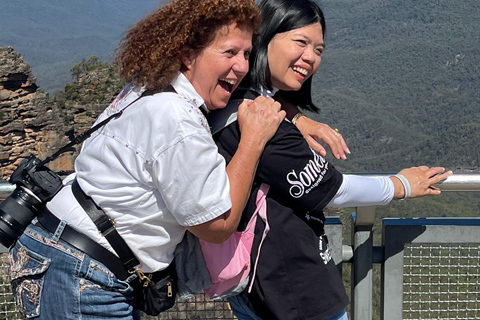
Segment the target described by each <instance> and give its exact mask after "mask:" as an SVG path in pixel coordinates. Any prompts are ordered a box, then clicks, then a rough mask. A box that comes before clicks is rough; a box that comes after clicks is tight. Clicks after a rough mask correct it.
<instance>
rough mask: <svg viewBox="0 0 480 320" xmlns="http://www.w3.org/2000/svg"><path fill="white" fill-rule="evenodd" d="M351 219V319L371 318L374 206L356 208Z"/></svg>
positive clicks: (366, 319) (367, 319)
mask: <svg viewBox="0 0 480 320" xmlns="http://www.w3.org/2000/svg"><path fill="white" fill-rule="evenodd" d="M353 219H354V221H353V222H354V223H353V224H352V228H353V230H352V243H353V250H354V251H353V261H354V263H353V270H352V319H353V320H371V319H372V316H373V304H372V296H373V232H372V230H373V223H374V221H375V207H359V208H357V212H356V214H355V216H354V217H353Z"/></svg>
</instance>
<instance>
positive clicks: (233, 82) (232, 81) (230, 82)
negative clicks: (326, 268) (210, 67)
mask: <svg viewBox="0 0 480 320" xmlns="http://www.w3.org/2000/svg"><path fill="white" fill-rule="evenodd" d="M220 80H222V81H225V82H226V83H228V84H231V85H232V86H234V85H235V84H236V83H237V81H236V80H229V79H220Z"/></svg>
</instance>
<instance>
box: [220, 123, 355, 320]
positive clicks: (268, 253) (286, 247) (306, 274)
mask: <svg viewBox="0 0 480 320" xmlns="http://www.w3.org/2000/svg"><path fill="white" fill-rule="evenodd" d="M214 138H215V141H216V142H217V145H218V147H219V152H220V153H221V154H222V155H223V156H224V157H225V159H226V160H227V162H229V161H230V159H231V157H232V156H233V154H234V153H235V151H236V149H237V147H238V142H239V138H240V131H239V128H238V123H237V122H234V123H232V124H230V125H229V126H227V127H226V128H225V129H223V130H222V131H220V132H219V133H217V134H216V135H215V136H214ZM261 183H267V184H268V185H270V191H269V193H268V195H267V216H268V222H269V225H270V232H269V233H268V235H267V237H266V238H265V240H264V243H263V245H262V248H261V253H260V258H259V262H258V266H257V274H256V277H255V281H254V285H253V289H252V292H250V293H248V292H247V291H246V290H245V291H244V292H243V294H242V297H243V298H244V300H245V302H246V303H247V304H248V305H249V306H250V307H251V308H252V309H253V310H254V311H255V313H256V314H257V315H258V316H259V317H261V318H262V319H264V320H273V319H279V320H304V319H325V318H329V317H331V316H333V315H335V314H337V313H338V312H340V311H341V310H342V309H343V308H345V307H346V305H347V304H348V297H347V295H346V293H345V288H344V286H343V282H342V279H341V277H340V275H339V272H338V269H337V268H336V266H335V263H334V262H333V260H331V258H330V255H329V252H328V250H327V246H326V242H325V238H324V237H322V240H321V241H319V236H321V235H323V234H324V220H325V217H324V215H323V211H322V209H323V208H324V207H325V205H326V204H328V202H329V201H330V200H331V199H332V198H333V196H334V195H335V194H336V192H337V190H338V188H339V187H340V185H341V183H342V175H341V174H340V173H339V172H338V171H336V170H335V168H334V167H333V166H331V165H330V163H328V162H327V161H326V160H325V159H324V158H323V157H321V156H319V155H318V154H316V153H315V152H314V151H312V150H311V149H310V147H309V146H308V144H307V142H306V141H305V139H304V138H303V136H302V134H301V133H300V131H298V129H297V128H296V127H295V126H294V125H293V124H291V123H289V122H287V121H283V122H282V124H281V125H280V127H279V128H278V130H277V132H276V134H275V135H274V137H273V138H272V139H271V140H270V141H269V143H268V144H267V145H266V147H265V150H264V152H263V154H262V156H261V158H260V161H259V165H258V169H257V173H256V176H255V181H254V185H253V189H252V193H251V195H250V198H249V200H248V203H247V207H246V209H245V211H244V214H243V216H242V221H241V223H240V226H239V229H241V230H242V229H243V228H244V227H245V225H246V223H247V222H248V220H249V219H250V217H251V215H252V214H253V212H254V211H255V208H256V206H255V200H256V194H257V191H258V188H259V186H260V185H261ZM263 230H264V223H263V221H262V220H261V219H258V220H257V225H256V228H255V241H254V246H253V248H252V265H253V262H254V261H255V258H256V256H257V252H258V245H259V242H260V238H261V235H262V233H263Z"/></svg>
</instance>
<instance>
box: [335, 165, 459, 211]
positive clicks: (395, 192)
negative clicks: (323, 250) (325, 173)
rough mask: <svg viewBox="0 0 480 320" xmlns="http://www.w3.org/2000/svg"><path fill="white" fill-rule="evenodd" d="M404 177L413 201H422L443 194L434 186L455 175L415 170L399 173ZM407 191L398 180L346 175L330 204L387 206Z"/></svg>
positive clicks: (439, 169) (405, 170)
mask: <svg viewBox="0 0 480 320" xmlns="http://www.w3.org/2000/svg"><path fill="white" fill-rule="evenodd" d="M399 174H401V175H403V176H404V177H405V178H406V179H407V181H408V183H409V185H410V188H411V195H410V197H413V198H415V197H421V196H426V195H432V194H440V190H439V189H438V188H436V187H434V186H433V185H434V184H436V183H438V182H440V181H442V180H445V179H446V178H447V177H448V176H449V175H451V174H452V172H451V171H446V172H445V170H444V169H443V168H440V167H432V168H428V167H426V166H422V167H412V168H408V169H403V170H402V171H400V172H399ZM404 197H405V188H404V186H403V184H402V182H401V181H400V179H399V178H398V177H396V176H391V177H362V176H356V175H343V182H342V185H341V186H340V189H339V190H338V192H337V194H336V195H335V196H334V197H333V199H332V200H331V201H330V203H329V204H328V206H330V207H359V206H369V205H386V204H388V203H390V201H391V200H392V199H403V198H404Z"/></svg>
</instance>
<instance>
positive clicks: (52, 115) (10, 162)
mask: <svg viewBox="0 0 480 320" xmlns="http://www.w3.org/2000/svg"><path fill="white" fill-rule="evenodd" d="M76 67H77V66H76ZM107 69H111V66H110V67H107V65H106V64H102V68H97V71H98V72H97V71H95V72H94V73H93V74H88V75H87V74H83V75H82V74H80V73H78V74H77V75H76V76H77V83H71V84H70V87H72V86H74V87H75V97H76V99H77V102H75V101H74V102H72V101H69V100H68V99H65V96H66V95H67V94H66V93H61V94H60V95H59V97H60V98H61V101H60V102H59V99H57V95H56V96H55V98H53V99H52V98H49V96H48V94H46V93H45V92H44V91H42V90H41V89H39V88H38V87H37V85H36V84H35V81H36V78H35V76H34V75H33V73H32V69H31V67H30V66H29V65H28V64H27V63H26V62H25V61H23V58H22V56H21V55H20V54H19V53H16V52H15V51H14V49H13V48H12V47H0V169H1V172H0V179H7V178H8V177H9V176H10V174H11V173H12V172H13V170H15V168H16V167H17V165H18V163H19V162H20V161H21V160H22V159H23V158H25V157H27V156H29V155H30V154H33V155H35V156H37V157H39V158H41V159H44V158H45V157H47V156H49V155H51V154H53V153H54V152H56V151H57V150H58V149H59V148H60V147H62V146H64V145H66V144H67V143H69V142H70V139H72V138H73V137H74V136H75V135H78V134H79V133H82V132H84V131H85V130H86V129H88V128H89V127H90V126H91V125H92V124H93V122H94V121H95V119H96V118H97V117H98V115H99V114H100V112H101V111H103V109H105V107H106V106H107V105H108V101H109V100H111V99H112V98H113V97H114V96H115V93H116V90H117V88H121V85H120V84H119V82H118V81H117V82H115V85H116V87H115V88H111V87H109V90H108V92H107V91H106V92H107V93H106V94H103V93H102V98H101V99H100V100H101V101H99V99H98V98H97V99H96V100H94V99H93V98H90V100H89V103H84V101H82V99H80V100H78V97H80V98H83V97H86V96H87V95H85V94H84V91H85V90H86V89H84V86H83V85H81V83H82V82H83V83H85V85H86V86H87V87H88V92H89V94H90V96H91V92H92V91H93V92H94V91H95V84H93V85H92V83H91V81H90V80H89V79H91V78H93V79H95V81H96V82H98V83H104V82H105V81H102V80H105V79H107V80H108V81H109V83H110V82H112V79H111V77H109V76H110V74H108V72H107V74H104V73H105V72H106V71H105V70H107ZM98 75H100V76H98ZM85 79H86V80H85ZM82 80H83V81H82ZM95 97H96V96H94V98H95ZM79 149H80V146H77V147H76V151H74V152H67V153H64V154H63V155H61V156H60V157H59V158H58V159H56V160H54V161H52V162H50V163H49V164H48V166H49V167H50V168H51V169H52V170H55V171H62V170H64V171H68V170H72V169H73V163H74V159H75V157H76V155H77V154H78V150H79Z"/></svg>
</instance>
